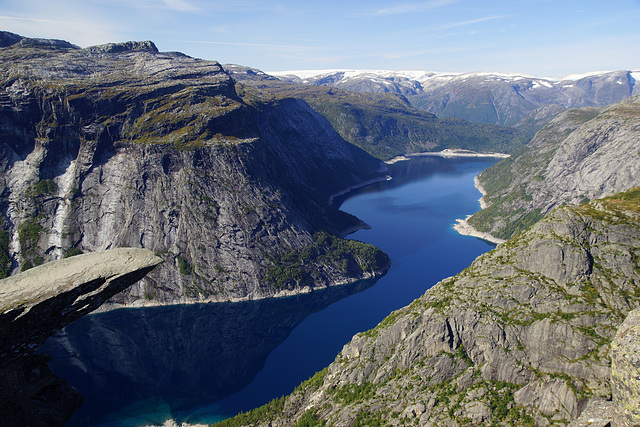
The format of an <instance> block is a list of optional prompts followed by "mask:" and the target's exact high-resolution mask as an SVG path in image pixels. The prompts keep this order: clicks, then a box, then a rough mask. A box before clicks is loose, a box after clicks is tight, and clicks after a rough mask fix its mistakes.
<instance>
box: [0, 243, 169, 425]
mask: <svg viewBox="0 0 640 427" xmlns="http://www.w3.org/2000/svg"><path fill="white" fill-rule="evenodd" d="M161 262H162V259H161V258H159V257H157V256H156V255H154V253H153V252H152V251H150V250H148V249H132V248H119V249H112V250H109V251H104V252H98V253H91V254H84V255H78V256H75V257H71V258H67V259H64V260H59V261H55V262H51V263H47V264H44V265H41V266H38V267H35V268H33V269H31V270H29V271H26V272H23V273H20V274H17V275H15V276H12V277H9V278H6V279H3V280H0V380H1V382H2V384H1V385H0V424H1V425H7V426H8V425H32V426H47V425H63V424H64V422H65V420H66V419H67V418H68V417H69V416H70V415H71V414H72V412H73V411H74V410H76V409H77V407H78V406H79V405H80V402H81V401H82V397H81V396H80V395H79V394H78V392H77V391H75V390H73V389H72V388H71V387H70V386H69V385H68V384H67V383H66V382H65V381H63V380H61V379H59V378H57V377H55V376H54V375H53V374H52V373H51V372H50V371H49V369H48V368H47V366H46V362H47V360H48V358H47V357H46V356H44V355H41V354H35V349H37V348H38V347H39V346H40V345H41V344H42V343H44V341H45V340H46V339H47V338H48V337H49V336H51V335H53V334H54V333H55V332H56V331H58V330H60V329H62V328H63V327H64V326H66V325H67V324H69V323H71V322H73V321H74V320H76V319H78V318H80V317H82V316H84V315H85V314H87V313H89V312H91V311H93V310H95V309H96V308H97V307H99V306H100V305H101V304H102V303H104V302H105V301H106V300H108V299H109V298H111V297H112V296H114V295H115V294H117V293H118V292H121V291H122V290H124V289H126V288H127V287H129V286H131V285H132V284H134V283H135V282H137V281H139V280H140V279H141V278H142V277H144V276H145V275H146V274H147V273H149V271H151V270H153V269H154V268H155V267H156V266H157V265H158V264H160V263H161Z"/></svg>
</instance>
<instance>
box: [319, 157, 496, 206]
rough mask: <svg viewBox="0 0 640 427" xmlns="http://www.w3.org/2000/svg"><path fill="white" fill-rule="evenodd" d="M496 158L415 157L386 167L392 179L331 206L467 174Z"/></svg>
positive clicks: (353, 192)
mask: <svg viewBox="0 0 640 427" xmlns="http://www.w3.org/2000/svg"><path fill="white" fill-rule="evenodd" d="M498 160H500V159H498V158H493V157H491V158H476V157H454V158H450V157H441V156H437V155H433V156H428V155H424V156H415V157H412V158H411V160H404V161H399V162H396V163H392V164H390V165H387V168H388V172H387V173H388V175H389V176H390V177H392V178H393V179H391V180H389V181H380V182H375V183H373V184H369V185H367V186H365V187H360V188H357V189H355V190H352V191H350V192H348V193H345V194H343V195H341V196H338V197H335V198H334V199H333V202H332V204H333V206H335V207H340V205H342V203H344V201H345V200H347V199H349V198H351V197H354V196H355V195H358V194H366V193H376V192H381V191H385V190H389V189H393V188H398V187H402V186H404V185H407V184H410V183H412V182H416V181H420V180H423V179H426V178H430V177H433V176H436V175H442V174H444V175H447V176H455V175H462V174H465V173H467V170H468V169H477V164H478V162H479V161H480V162H487V163H489V165H491V164H493V163H496V162H497V161H498Z"/></svg>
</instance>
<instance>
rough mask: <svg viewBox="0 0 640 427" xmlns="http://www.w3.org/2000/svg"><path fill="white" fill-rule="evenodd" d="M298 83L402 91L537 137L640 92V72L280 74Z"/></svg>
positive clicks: (421, 102)
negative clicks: (550, 125) (565, 115)
mask: <svg viewBox="0 0 640 427" xmlns="http://www.w3.org/2000/svg"><path fill="white" fill-rule="evenodd" d="M275 75H276V76H277V77H279V78H281V79H283V80H286V81H292V82H296V83H304V84H311V85H326V86H332V87H338V88H342V89H346V90H351V91H358V92H371V93H398V94H402V95H404V96H406V97H407V99H408V100H409V101H410V102H411V104H412V105H414V106H415V107H417V108H419V109H421V110H424V111H428V112H430V113H433V114H435V115H437V116H438V117H441V118H442V117H458V118H461V119H465V120H469V121H472V122H476V123H494V124H498V125H502V126H515V127H517V128H519V129H520V130H522V131H525V132H532V133H535V132H536V131H537V130H539V129H540V128H541V127H542V125H544V124H545V123H547V122H548V121H549V120H550V119H552V118H553V117H554V116H555V115H557V114H558V113H560V112H561V111H563V110H564V109H570V108H579V107H604V106H607V105H609V104H612V103H614V102H617V101H620V100H622V99H624V98H626V97H628V96H631V95H638V94H640V88H639V87H638V86H637V85H636V80H637V78H638V76H639V75H640V71H638V70H635V71H629V70H622V71H612V72H598V73H589V74H584V75H572V76H566V77H564V78H561V79H550V78H544V77H542V78H541V77H534V76H528V75H518V74H504V73H464V74H456V73H434V72H424V71H358V70H352V71H343V70H333V71H332V70H328V71H317V72H295V71H292V72H279V73H276V74H275Z"/></svg>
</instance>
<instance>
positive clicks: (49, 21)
mask: <svg viewBox="0 0 640 427" xmlns="http://www.w3.org/2000/svg"><path fill="white" fill-rule="evenodd" d="M4 19H6V20H11V21H25V22H41V23H48V24H64V25H75V22H70V21H59V20H55V19H42V18H23V17H20V16H5V15H0V20H4Z"/></svg>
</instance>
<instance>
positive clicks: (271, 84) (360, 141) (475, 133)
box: [224, 65, 531, 160]
mask: <svg viewBox="0 0 640 427" xmlns="http://www.w3.org/2000/svg"><path fill="white" fill-rule="evenodd" d="M224 68H225V69H226V70H228V71H229V73H230V74H231V76H232V77H233V78H234V79H235V80H237V81H239V82H241V83H243V84H245V85H250V86H253V87H258V88H260V90H263V91H268V92H270V93H273V94H274V95H275V96H278V97H282V96H285V97H293V98H300V99H304V100H305V101H306V102H307V103H308V104H309V105H310V106H311V107H312V108H313V109H314V110H315V111H317V112H318V113H320V114H322V115H323V116H324V117H325V118H326V119H327V120H328V121H329V122H330V123H331V125H332V126H333V128H334V129H336V131H338V133H340V135H341V136H342V137H343V138H344V139H345V140H346V141H349V142H350V143H352V144H354V145H356V146H358V147H360V148H362V149H363V150H365V151H367V152H368V153H370V154H372V155H374V156H376V157H378V158H380V159H383V160H388V159H391V158H393V157H396V156H399V155H404V154H408V153H418V152H425V151H441V150H444V149H447V148H459V149H467V150H473V151H481V152H503V153H512V152H514V151H515V150H517V149H518V148H520V147H522V146H523V145H524V144H525V143H527V142H528V141H529V139H531V137H530V136H528V135H525V134H524V133H522V132H519V131H516V130H514V129H509V128H504V127H500V126H496V125H489V124H477V123H471V122H468V121H465V120H460V119H457V118H441V119H439V118H437V117H436V116H435V115H433V114H431V113H426V112H424V111H420V110H418V109H416V108H414V107H413V106H412V105H411V104H410V103H409V101H408V100H407V99H406V98H405V97H404V96H402V95H401V94H397V93H370V92H362V91H353V90H344V89H337V88H330V87H326V86H316V85H308V84H299V83H295V84H294V83H291V82H283V81H281V80H278V79H276V78H275V77H273V76H270V75H268V74H265V73H264V72H262V71H260V70H256V69H253V68H248V67H243V66H238V65H225V66H224Z"/></svg>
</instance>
